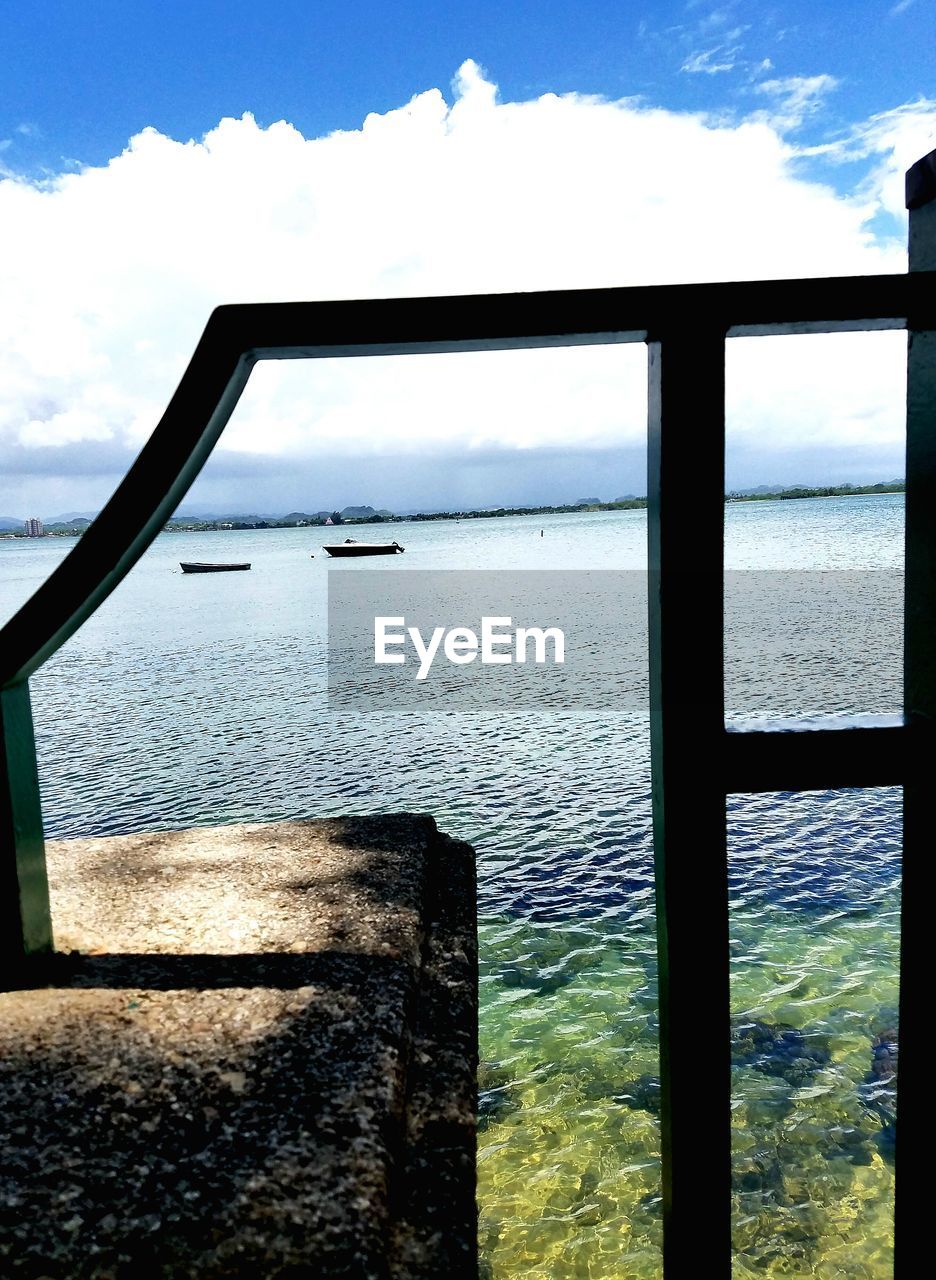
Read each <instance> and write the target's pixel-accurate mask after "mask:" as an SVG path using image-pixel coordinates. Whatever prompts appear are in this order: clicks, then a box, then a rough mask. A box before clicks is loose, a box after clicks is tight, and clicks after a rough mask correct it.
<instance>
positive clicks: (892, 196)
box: [815, 98, 936, 218]
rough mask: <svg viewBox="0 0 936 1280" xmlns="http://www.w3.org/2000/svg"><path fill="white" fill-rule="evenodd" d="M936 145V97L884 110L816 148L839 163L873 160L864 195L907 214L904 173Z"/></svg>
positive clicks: (894, 212) (897, 213)
mask: <svg viewBox="0 0 936 1280" xmlns="http://www.w3.org/2000/svg"><path fill="white" fill-rule="evenodd" d="M934 148H936V99H933V98H920V99H918V100H917V101H916V102H907V103H904V104H903V105H902V106H899V107H895V108H893V110H891V111H882V112H879V113H878V114H877V115H874V116H872V117H871V118H870V119H869V120H866V121H863V122H862V123H861V124H858V125H855V126H854V128H852V129H851V130H849V132H848V133H847V134H846V135H845V136H844V137H842V138H839V139H837V140H836V141H835V142H833V143H829V144H827V145H826V146H823V147H821V148H816V149H815V150H817V151H821V153H822V154H824V155H825V156H826V158H827V159H829V160H832V161H838V162H846V161H854V160H871V161H872V165H871V168H870V170H869V172H868V175H867V177H866V179H865V181H864V183H863V184H862V187H861V191H860V193H859V194H860V195H861V197H862V198H864V199H868V200H871V201H873V202H874V203H876V204H877V206H878V207H879V208H880V209H881V210H883V211H884V212H886V213H889V214H892V215H893V216H895V217H898V218H902V217H903V214H904V174H905V173H906V171H907V169H909V168H910V166H911V165H912V164H913V163H914V162H915V161H917V160H919V159H920V158H921V157H922V156H925V155H927V154H928V153H929V152H930V151H932V150H933V149H934Z"/></svg>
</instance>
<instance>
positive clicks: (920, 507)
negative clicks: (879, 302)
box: [895, 151, 936, 1276]
mask: <svg viewBox="0 0 936 1280" xmlns="http://www.w3.org/2000/svg"><path fill="white" fill-rule="evenodd" d="M907 207H908V209H909V211H910V230H909V267H910V270H911V271H933V270H936V151H933V152H931V153H930V154H929V155H928V156H924V157H923V159H922V160H919V161H918V162H917V163H916V164H915V165H914V166H913V168H912V169H910V170H909V171H908V173H907ZM907 328H908V330H909V336H908V345H907V473H906V474H907V479H906V484H907V496H906V503H907V506H906V577H905V587H904V591H905V598H904V714H905V716H906V717H907V720H908V722H909V723H910V725H911V729H912V730H913V732H914V733H915V735H916V737H917V743H916V747H915V749H914V752H913V756H912V760H911V770H910V776H909V777H908V778H907V781H906V783H905V785H904V831H903V888H902V897H901V928H900V1073H899V1078H898V1085H897V1114H898V1121H897V1133H898V1143H899V1150H900V1164H899V1168H898V1170H897V1199H896V1222H895V1241H896V1261H897V1263H898V1264H899V1272H900V1274H902V1275H905V1276H909V1275H910V1274H911V1272H912V1271H913V1270H914V1268H915V1266H916V1259H917V1257H919V1251H920V1249H922V1248H924V1247H925V1240H926V1238H927V1236H928V1232H929V1205H928V1204H926V1203H924V1198H926V1199H927V1200H928V1198H929V1192H928V1188H926V1186H925V1184H924V1185H923V1186H921V1187H920V1189H919V1191H918V1190H917V1188H916V1186H915V1185H914V1175H913V1173H912V1172H910V1171H911V1170H912V1169H913V1168H914V1167H917V1168H919V1167H920V1162H921V1161H922V1160H923V1159H924V1157H925V1154H926V1147H927V1145H928V1138H929V1133H928V1126H927V1124H926V1121H925V1118H924V1117H925V1116H926V1114H927V1112H926V1110H925V1108H926V1106H927V1103H928V1100H929V1099H928V1093H927V1096H924V1093H923V1072H924V1069H925V1055H924V1048H923V1044H922V1041H921V1039H920V1028H921V1027H922V1026H923V1024H924V1019H925V1020H926V1021H927V1022H928V1021H929V1012H930V1005H931V996H930V992H929V990H928V987H929V979H928V975H929V974H930V973H931V972H932V964H933V957H932V943H931V937H930V935H931V932H932V922H931V919H930V918H929V917H930V915H931V906H930V900H929V889H928V880H929V866H930V865H931V863H932V858H933V849H934V846H936V810H934V806H933V785H934V779H936V751H934V745H933V740H934V735H936V332H934V331H933V330H932V329H926V328H923V327H922V325H921V323H920V322H919V321H917V320H916V319H915V317H914V316H912V315H911V316H908V317H907ZM924 999H925V1000H926V1006H925V1008H924V1006H923V1001H924ZM914 1162H916V1164H914ZM902 1170H906V1171H907V1176H904V1175H903V1173H902V1172H901V1171H902Z"/></svg>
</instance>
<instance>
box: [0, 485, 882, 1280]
mask: <svg viewBox="0 0 936 1280" xmlns="http://www.w3.org/2000/svg"><path fill="white" fill-rule="evenodd" d="M902 516H903V503H902V499H901V498H900V496H899V495H897V496H883V497H873V498H852V499H823V500H815V501H802V502H795V503H790V502H784V503H776V502H773V503H752V504H732V505H729V507H728V509H727V524H728V531H727V541H726V562H727V564H728V565H729V567H732V568H737V569H758V570H774V569H787V570H790V569H814V568H824V569H835V570H862V571H868V570H887V571H891V573H892V571H894V570H895V569H896V568H897V567H898V566H899V564H900V562H901V557H902ZM541 529H542V530H543V536H542V537H541V536H540V530H541ZM394 532H395V534H396V536H397V537H398V538H399V541H401V542H402V543H403V544H404V545H405V546H406V547H407V554H406V556H403V557H396V558H394V559H393V560H386V561H383V562H382V565H383V566H385V567H386V569H387V570H388V571H389V572H393V571H396V570H398V569H401V568H406V569H414V568H417V567H427V568H464V569H472V568H485V569H491V568H550V569H555V568H628V569H639V568H642V567H643V566H644V564H645V520H644V516H643V513H641V512H614V513H612V512H607V513H595V514H581V515H565V516H554V517H532V518H529V517H527V518H521V517H518V518H505V519H496V520H485V521H463V522H460V523H454V522H445V523H429V524H418V525H402V526H398V527H397V528H396V529H395V530H394ZM320 534H321V531H320V530H258V531H245V532H238V533H218V534H164V535H161V536H160V538H158V539H157V541H156V543H155V544H154V546H153V547H152V548H151V550H150V551H149V552H148V553H147V555H146V556H145V557H144V559H143V561H142V562H141V563H140V565H139V566H138V567H137V568H136V569H135V570H134V571H133V573H132V574H131V575H130V577H129V578H128V580H127V581H126V582H125V583H124V584H122V585H121V587H120V588H118V590H117V591H116V592H115V593H114V595H113V596H112V597H111V598H110V599H109V600H108V601H107V602H106V603H105V605H104V606H103V607H102V608H101V609H100V610H99V611H98V613H97V614H96V615H95V617H94V618H93V619H92V620H91V621H90V622H89V623H88V624H86V626H85V627H84V628H83V629H82V630H81V631H80V632H79V633H78V635H76V636H75V637H74V638H73V639H72V640H71V641H70V642H69V643H68V644H67V645H66V646H65V648H64V649H63V650H62V651H61V652H60V653H58V654H57V655H56V656H55V657H54V658H53V659H52V660H50V662H49V663H47V664H46V666H45V667H44V668H43V669H42V670H41V671H40V672H39V673H37V675H36V676H35V677H34V679H33V681H32V692H33V704H34V711H35V717H36V725H37V735H38V750H39V758H40V774H41V780H42V788H43V803H44V811H45V820H46V827H47V831H48V833H49V834H50V835H55V836H63V835H79V834H82V835H83V834H112V833H118V832H123V831H131V830H140V829H145V828H154V827H182V826H188V825H192V824H198V823H218V822H234V821H243V820H265V819H273V818H281V817H306V816H317V815H324V814H335V813H342V812H345V813H346V812H353V811H358V812H365V811H369V810H370V811H373V810H389V809H402V808H405V809H411V810H412V809H415V810H423V811H429V812H432V813H433V814H435V816H436V817H437V819H438V821H439V824H440V826H441V827H443V829H446V830H448V831H450V832H452V833H454V834H457V835H460V836H462V837H464V838H466V839H468V840H471V841H472V842H473V843H474V845H475V847H476V848H477V850H478V854H479V880H480V885H479V911H480V943H481V1013H480V1031H481V1046H482V1055H483V1058H484V1065H483V1071H482V1076H483V1079H482V1086H483V1093H482V1125H483V1129H482V1133H481V1135H480V1143H479V1148H480V1149H479V1180H480V1202H481V1241H482V1250H483V1256H484V1258H485V1265H486V1266H487V1267H488V1268H489V1274H491V1275H493V1276H495V1277H504V1278H506V1277H515V1276H516V1277H520V1276H523V1277H525V1278H526V1277H529V1278H531V1280H533V1278H537V1280H538V1278H542V1280H545V1278H546V1277H549V1280H561V1278H563V1277H590V1278H591V1280H598V1278H599V1277H608V1278H611V1277H614V1278H618V1277H620V1276H622V1275H628V1276H634V1277H642V1276H656V1275H658V1274H659V1269H660V1259H659V1243H660V1218H659V1201H658V1185H659V1163H658V1161H659V1143H658V1130H657V1121H656V1117H655V1092H654V1082H653V1077H654V1074H655V1072H656V996H655V940H654V935H653V880H652V868H651V855H650V804H649V764H648V754H649V753H648V736H647V723H646V717H645V716H643V715H635V714H633V713H632V712H631V713H625V712H622V711H615V710H614V709H613V708H609V709H608V711H607V713H606V714H604V715H601V716H596V715H591V716H589V717H583V716H582V715H581V714H576V713H573V712H569V713H567V714H564V715H552V716H546V715H545V714H543V713H542V712H527V711H524V713H523V715H522V717H520V716H517V717H516V718H509V719H508V718H506V717H504V716H503V714H501V713H498V714H487V715H485V714H478V713H475V714H473V715H472V716H471V717H470V718H469V717H467V716H465V715H462V714H459V713H457V712H452V713H450V714H447V715H439V714H437V715H436V716H435V718H434V719H433V720H432V721H430V722H427V721H426V720H425V719H424V718H423V717H421V716H419V715H418V714H416V713H413V714H412V715H410V714H398V715H393V716H390V715H385V714H377V713H369V714H361V713H359V712H350V711H342V712H336V711H335V710H334V709H332V708H330V707H329V705H328V703H327V700H326V698H325V674H326V666H325V660H326V653H325V635H324V618H325V601H326V596H325V579H326V564H327V562H326V560H325V558H324V555H323V553H322V552H321V551H320V550H319V543H320V541H321V537H320ZM69 545H70V543H69V541H68V540H66V539H46V540H41V541H30V542H27V541H16V542H13V541H0V617H6V616H8V615H9V614H10V613H12V612H13V610H14V609H15V608H16V607H17V606H18V604H19V603H21V601H22V600H24V599H25V598H26V597H27V596H28V594H29V593H30V592H31V590H32V589H34V587H35V586H36V585H37V584H38V583H39V582H40V581H41V580H42V579H43V578H44V577H45V576H47V574H48V573H49V572H50V571H51V569H52V568H53V567H54V566H55V565H56V564H57V563H58V562H59V560H60V559H61V558H62V556H63V555H64V554H65V553H66V551H67V550H68V547H69ZM313 551H314V552H315V553H316V555H315V559H310V552H313ZM182 559H200V560H210V559H233V560H250V561H252V563H253V566H254V567H253V570H252V571H251V573H250V574H232V575H218V576H207V577H183V575H182V574H181V573H180V572H179V569H178V561H179V560H182ZM364 563H365V564H367V565H368V567H369V568H370V569H373V567H374V564H373V562H370V563H369V564H368V562H364ZM333 567H334V566H333ZM337 571H339V572H355V571H356V569H355V563H354V562H353V561H352V562H348V563H346V564H343V565H341V566H340V567H338V568H337ZM890 576H891V574H890V573H888V574H882V575H881V577H880V580H887V581H889V580H890ZM787 581H789V580H787ZM767 596H768V602H769V598H771V593H770V592H767ZM891 603H892V602H891ZM892 625H893V628H894V629H893V635H894V649H893V652H894V653H897V652H899V636H898V635H897V631H898V630H899V628H898V625H897V622H896V621H895V620H894V619H891V618H890V616H889V615H888V616H887V617H886V618H885V622H884V624H883V625H882V627H879V628H878V632H877V635H878V638H879V639H880V638H881V637H882V636H883V637H887V636H888V635H889V634H891V633H890V632H889V631H888V627H891V626H892ZM797 643H799V641H798V640H797ZM795 647H796V646H795V645H794V648H795ZM879 647H880V646H879ZM816 662H817V664H818V665H817V666H816V667H815V670H824V669H825V666H824V665H823V663H824V659H822V658H821V656H820V657H819V658H818V659H816ZM879 664H880V654H879V653H877V651H873V652H872V654H871V656H869V657H867V658H866V659H865V661H864V664H863V665H859V666H858V667H857V668H856V669H855V670H854V671H847V672H845V675H844V687H845V688H846V690H847V691H849V692H848V696H847V697H846V698H845V702H846V704H847V705H848V706H851V705H853V704H854V705H861V706H862V707H864V706H865V705H866V704H867V707H868V709H887V707H888V706H889V705H890V702H889V700H890V699H891V698H892V696H893V680H892V679H891V680H890V682H888V679H886V678H884V677H881V679H880V680H879V670H878V667H879ZM826 665H827V664H826ZM810 670H811V671H812V670H813V669H812V668H810ZM813 683H814V682H813ZM776 687H777V686H774V688H776ZM784 687H786V686H784ZM852 695H854V696H852ZM769 702H770V698H767V699H766V701H765V706H764V708H763V710H764V711H765V712H766V711H770V710H772V708H771V707H770V706H768V705H767V703H769ZM833 705H836V706H837V705H838V704H837V703H833ZM757 709H761V708H760V707H758V708H757ZM802 709H803V710H815V709H816V708H813V707H804V708H802ZM820 709H821V708H820ZM783 710H784V711H788V710H789V708H788V707H784V708H783ZM375 779H376V781H375ZM899 837H900V813H899V795H898V793H896V792H894V791H875V792H870V791H865V792H842V793H830V794H809V795H799V796H780V797H778V796H758V797H734V798H733V799H732V801H731V806H730V859H729V874H730V883H731V898H732V928H731V933H732V941H731V948H732V993H731V994H732V1009H733V1011H734V1012H735V1014H736V1027H735V1031H734V1039H735V1053H734V1057H735V1066H734V1068H733V1087H734V1102H733V1112H732V1122H733V1132H734V1142H735V1148H736V1154H735V1161H736V1163H735V1172H734V1185H733V1188H732V1193H731V1194H732V1207H733V1211H734V1219H733V1221H734V1238H735V1246H736V1266H737V1271H738V1273H739V1274H740V1275H747V1274H751V1275H760V1276H763V1275H765V1274H768V1275H770V1274H784V1275H789V1274H793V1275H807V1276H817V1277H832V1276H839V1275H847V1276H867V1277H875V1278H876V1277H880V1276H886V1275H889V1274H890V1270H891V1260H890V1252H889V1251H890V1236H891V1218H892V1195H893V1166H892V1163H891V1152H890V1150H889V1147H888V1130H887V1115H886V1113H885V1112H886V1108H885V1106H884V1104H882V1103H881V1102H880V1101H879V1100H875V1099H874V1098H873V1097H870V1096H869V1093H868V1086H867V1083H866V1077H867V1075H868V1073H869V1070H870V1065H871V1053H872V1048H871V1045H872V1039H873V1037H874V1036H875V1035H876V1034H877V1033H878V1032H880V1031H882V1030H884V1029H885V1028H886V1026H887V1023H888V1019H890V1018H892V1013H891V1011H892V1009H893V1008H894V1007H895V1006H896V999H897V988H896V983H897V958H898V957H897V914H896V913H897V911H898V907H899V887H898V876H899ZM704 998H705V993H704V991H700V999H704ZM751 1028H753V1031H752V1030H751ZM784 1028H788V1030H784ZM728 1034H729V1029H728V1028H722V1027H718V1026H714V1025H713V1028H712V1035H713V1037H715V1038H716V1040H717V1041H718V1043H723V1040H722V1039H721V1037H724V1036H726V1035H728ZM752 1037H753V1040H752ZM753 1041H757V1043H756V1044H753ZM752 1044H753V1048H752ZM791 1046H792V1047H791ZM700 1052H704V1046H700ZM724 1120H725V1117H723V1116H721V1115H717V1114H714V1113H713V1111H712V1107H711V1104H710V1103H708V1102H707V1100H706V1099H705V1098H704V1097H700V1099H699V1132H700V1177H703V1176H705V1167H704V1152H705V1131H706V1128H707V1127H708V1126H711V1125H717V1124H721V1123H723V1122H724Z"/></svg>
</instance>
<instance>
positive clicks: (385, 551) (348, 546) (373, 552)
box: [322, 538, 406, 556]
mask: <svg viewBox="0 0 936 1280" xmlns="http://www.w3.org/2000/svg"><path fill="white" fill-rule="evenodd" d="M322 550H323V551H327V552H328V554H329V555H330V556H395V555H396V553H397V552H398V551H405V550H406V548H405V547H401V546H400V544H399V543H398V542H355V540H354V539H353V538H345V540H344V542H333V543H332V544H331V546H325V545H323V546H322Z"/></svg>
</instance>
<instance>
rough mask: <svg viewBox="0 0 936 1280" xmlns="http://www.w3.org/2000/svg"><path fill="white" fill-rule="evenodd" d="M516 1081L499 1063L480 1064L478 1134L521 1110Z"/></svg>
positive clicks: (486, 1062) (483, 1062)
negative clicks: (515, 1091) (516, 1092)
mask: <svg viewBox="0 0 936 1280" xmlns="http://www.w3.org/2000/svg"><path fill="white" fill-rule="evenodd" d="M514 1084H515V1081H514V1079H513V1077H512V1076H511V1075H510V1074H509V1072H507V1071H505V1069H504V1068H503V1067H502V1066H501V1065H500V1063H499V1062H490V1061H484V1060H483V1059H482V1061H481V1062H479V1063H478V1132H479V1133H483V1132H484V1130H485V1129H487V1128H488V1126H489V1125H492V1124H496V1123H497V1122H498V1121H501V1120H504V1119H505V1118H506V1117H507V1116H509V1115H512V1114H513V1113H514V1112H515V1111H519V1110H520V1105H521V1104H520V1100H519V1098H517V1097H516V1095H515V1093H514V1088H513V1086H514Z"/></svg>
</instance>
